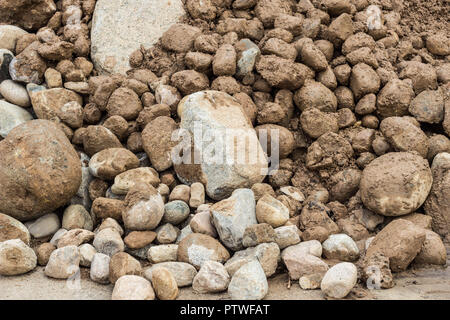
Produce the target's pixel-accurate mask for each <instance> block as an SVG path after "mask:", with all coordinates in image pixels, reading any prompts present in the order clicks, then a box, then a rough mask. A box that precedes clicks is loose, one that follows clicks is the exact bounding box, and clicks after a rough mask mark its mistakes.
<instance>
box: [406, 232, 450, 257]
mask: <svg viewBox="0 0 450 320" xmlns="http://www.w3.org/2000/svg"><path fill="white" fill-rule="evenodd" d="M414 261H415V262H417V263H423V264H437V265H444V264H446V262H447V250H446V249H445V245H444V243H443V242H442V240H441V237H440V236H439V235H438V234H437V233H436V232H433V231H431V230H426V231H425V241H424V243H423V245H422V249H421V250H420V252H419V254H418V255H417V256H416V257H415V258H414Z"/></svg>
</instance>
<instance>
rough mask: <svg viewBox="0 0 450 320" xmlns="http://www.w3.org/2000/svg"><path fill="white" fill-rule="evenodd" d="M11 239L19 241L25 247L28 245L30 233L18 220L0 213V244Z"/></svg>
mask: <svg viewBox="0 0 450 320" xmlns="http://www.w3.org/2000/svg"><path fill="white" fill-rule="evenodd" d="M12 239H20V240H22V241H23V242H24V243H25V244H26V245H30V240H31V237H30V233H29V232H28V229H27V228H26V227H25V226H24V225H23V224H22V223H21V222H20V221H18V220H16V219H14V218H13V217H10V216H8V215H6V214H3V213H0V242H3V241H6V240H12Z"/></svg>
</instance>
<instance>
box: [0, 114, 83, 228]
mask: <svg viewBox="0 0 450 320" xmlns="http://www.w3.org/2000/svg"><path fill="white" fill-rule="evenodd" d="M0 155H1V156H0V199H3V200H0V212H3V213H5V214H8V215H10V216H12V217H14V218H16V219H18V220H22V221H23V220H30V219H32V218H37V217H40V216H42V215H43V214H45V213H48V212H51V211H53V210H55V209H56V208H59V207H60V206H62V205H64V204H66V203H67V202H68V201H69V200H70V199H71V198H72V197H73V196H74V195H75V194H76V193H77V191H78V188H79V186H80V183H81V164H80V159H79V157H78V155H77V153H76V152H75V150H74V148H73V146H72V145H71V144H70V142H69V140H68V139H67V138H66V136H65V135H64V133H63V132H62V131H61V130H60V129H58V128H57V126H56V125H55V124H54V123H52V122H50V121H47V120H33V121H28V122H26V123H24V124H22V125H20V126H18V127H16V128H14V129H13V130H12V131H11V132H10V133H9V134H8V137H7V138H6V139H4V140H2V141H1V142H0ZM36 159H41V160H40V161H36ZM30 161H31V162H33V163H34V165H33V166H32V167H30V166H29V163H30ZM23 168H28V169H27V170H23ZM6 200H7V201H6Z"/></svg>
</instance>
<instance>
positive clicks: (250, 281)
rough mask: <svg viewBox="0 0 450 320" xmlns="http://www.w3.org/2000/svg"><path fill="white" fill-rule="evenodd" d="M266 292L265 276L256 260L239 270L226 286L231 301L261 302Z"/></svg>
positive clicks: (267, 288) (267, 285)
mask: <svg viewBox="0 0 450 320" xmlns="http://www.w3.org/2000/svg"><path fill="white" fill-rule="evenodd" d="M268 291H269V284H268V283H267V279H266V275H265V274H264V270H263V268H262V267H261V264H260V263H259V262H258V261H256V260H253V261H251V262H249V263H247V264H245V265H243V266H242V267H241V268H239V270H238V271H236V272H235V274H234V275H233V277H232V278H231V281H230V285H229V286H228V294H229V295H230V297H231V299H233V300H261V299H263V298H264V297H265V296H266V294H267V292H268Z"/></svg>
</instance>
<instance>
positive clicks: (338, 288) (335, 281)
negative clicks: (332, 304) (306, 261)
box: [320, 262, 358, 299]
mask: <svg viewBox="0 0 450 320" xmlns="http://www.w3.org/2000/svg"><path fill="white" fill-rule="evenodd" d="M357 280H358V270H357V269H356V266H355V265H354V264H353V263H350V262H342V263H338V264H337V265H335V266H333V267H331V268H330V269H329V270H328V271H327V273H325V276H324V277H323V279H322V282H321V284H320V289H321V290H322V292H323V293H325V294H326V295H327V296H329V297H332V298H336V299H342V298H344V297H345V296H347V295H348V294H349V293H350V291H351V290H352V289H353V287H354V286H355V285H356V281H357Z"/></svg>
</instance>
